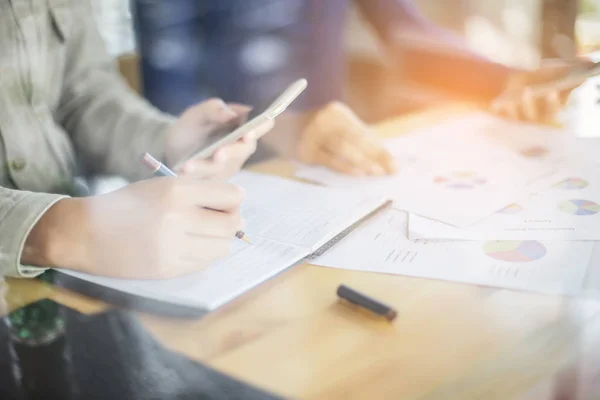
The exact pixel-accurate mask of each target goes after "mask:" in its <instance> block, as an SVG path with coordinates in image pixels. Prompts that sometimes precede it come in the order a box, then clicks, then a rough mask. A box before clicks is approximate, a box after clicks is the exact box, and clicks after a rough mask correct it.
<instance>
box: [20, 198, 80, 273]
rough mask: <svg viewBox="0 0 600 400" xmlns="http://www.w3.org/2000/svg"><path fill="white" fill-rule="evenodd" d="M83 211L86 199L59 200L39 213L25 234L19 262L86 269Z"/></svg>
mask: <svg viewBox="0 0 600 400" xmlns="http://www.w3.org/2000/svg"><path fill="white" fill-rule="evenodd" d="M86 215H87V212H86V200H85V199H72V198H66V199H63V200H60V201H58V202H57V203H56V204H54V205H53V206H52V207H50V209H48V210H47V211H46V212H45V213H44V215H42V217H41V218H40V219H39V221H38V222H37V223H36V224H35V226H34V227H33V229H32V230H31V232H30V233H29V235H28V236H27V239H26V241H25V246H24V248H23V253H22V255H21V263H22V264H25V265H36V266H39V267H50V268H68V269H74V270H80V271H85V270H86V269H87V268H86V257H85V254H86V248H87V246H86V245H85V241H86V238H87V234H86V232H87V226H88V223H87V217H86Z"/></svg>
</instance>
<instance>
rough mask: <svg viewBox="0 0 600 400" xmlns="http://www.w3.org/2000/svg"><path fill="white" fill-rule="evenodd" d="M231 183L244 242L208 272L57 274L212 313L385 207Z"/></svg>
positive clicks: (378, 201)
mask: <svg viewBox="0 0 600 400" xmlns="http://www.w3.org/2000/svg"><path fill="white" fill-rule="evenodd" d="M232 181H233V182H234V183H236V184H238V185H239V186H241V187H242V188H244V189H245V191H246V199H245V202H244V205H243V207H242V215H243V216H244V218H245V219H246V224H247V229H246V230H245V232H246V233H247V234H248V236H249V237H250V239H251V240H252V244H247V243H245V242H243V241H240V240H233V241H232V246H233V249H232V252H231V254H230V255H229V256H228V257H227V258H225V259H223V260H219V261H217V262H215V263H214V264H212V265H210V266H209V267H208V268H207V269H205V270H203V271H200V272H197V273H194V274H191V275H188V276H185V277H181V278H177V279H170V280H163V281H150V280H121V279H110V278H103V277H98V276H92V275H87V274H82V273H76V272H73V271H68V270H61V272H63V273H66V274H69V275H72V276H75V277H78V278H81V279H84V280H87V281H90V282H94V283H97V284H99V285H102V286H107V287H110V288H113V289H117V290H120V291H124V292H128V293H132V294H135V295H138V296H142V297H147V298H152V299H158V300H163V301H166V302H169V303H173V304H181V305H188V306H195V307H198V308H206V309H208V310H213V309H215V308H217V307H219V306H221V305H223V304H225V303H227V302H228V301H230V300H231V299H233V298H235V297H237V296H238V295H240V294H242V293H244V292H245V291H247V290H249V289H251V288H252V287H254V286H256V285H258V284H260V283H261V282H263V281H265V280H267V279H269V278H271V277H272V276H274V275H276V274H278V273H279V272H281V271H283V270H284V269H286V268H288V267H290V266H292V265H293V264H295V263H297V262H299V261H301V260H302V259H303V258H305V257H306V256H308V255H309V254H312V253H313V252H314V251H315V250H317V249H318V248H319V247H320V246H321V245H323V244H324V243H325V242H327V241H329V240H330V239H331V238H333V237H334V236H335V235H337V234H339V233H340V232H341V231H343V230H344V229H346V228H347V227H348V226H350V225H352V224H353V223H355V222H356V221H358V220H360V219H361V218H362V217H364V216H365V215H367V214H369V213H370V212H372V211H373V210H374V209H376V208H377V207H379V206H381V205H382V204H384V203H385V199H384V198H382V197H379V196H369V195H360V194H358V193H356V192H347V191H344V190H332V189H327V188H323V187H318V186H314V185H308V184H305V183H300V182H294V181H290V180H285V179H282V178H277V177H272V176H267V175H262V174H256V173H252V172H241V173H240V174H238V175H236V176H235V177H234V178H233V179H232Z"/></svg>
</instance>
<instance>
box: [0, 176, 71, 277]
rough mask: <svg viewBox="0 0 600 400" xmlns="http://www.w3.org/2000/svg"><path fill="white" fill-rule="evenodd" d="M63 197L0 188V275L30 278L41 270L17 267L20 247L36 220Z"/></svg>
mask: <svg viewBox="0 0 600 400" xmlns="http://www.w3.org/2000/svg"><path fill="white" fill-rule="evenodd" d="M65 197H66V196H61V195H55V194H47V193H33V192H27V191H22V190H12V189H6V188H4V187H0V238H2V240H0V274H2V275H5V276H14V277H33V276H36V275H38V274H40V273H42V272H43V271H44V270H45V268H39V267H34V266H28V265H22V264H21V255H22V253H23V247H24V245H25V240H26V239H27V236H28V235H29V232H30V231H31V229H32V228H33V226H34V225H35V224H36V223H37V221H38V220H39V219H40V217H41V216H42V215H43V214H44V213H45V212H46V211H47V210H48V209H49V208H50V207H51V206H52V205H54V204H55V203H56V202H57V201H59V200H61V199H63V198H65Z"/></svg>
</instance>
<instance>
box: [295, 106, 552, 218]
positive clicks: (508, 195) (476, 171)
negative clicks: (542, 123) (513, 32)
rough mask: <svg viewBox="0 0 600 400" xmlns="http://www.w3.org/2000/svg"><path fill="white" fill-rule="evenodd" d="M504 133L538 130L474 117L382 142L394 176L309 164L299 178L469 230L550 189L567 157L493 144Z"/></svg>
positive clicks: (500, 142) (526, 147)
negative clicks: (366, 194)
mask: <svg viewBox="0 0 600 400" xmlns="http://www.w3.org/2000/svg"><path fill="white" fill-rule="evenodd" d="M504 131H506V132H514V133H513V134H511V136H514V137H518V135H519V134H523V135H526V134H527V133H528V132H529V131H535V132H538V131H539V128H538V130H534V129H533V128H532V127H531V126H529V125H521V124H514V123H508V122H505V121H502V120H499V119H496V118H493V117H489V116H486V115H482V114H473V115H469V116H465V117H463V118H458V119H455V120H452V121H448V122H446V123H444V124H440V125H437V126H434V127H431V128H427V129H421V130H418V131H415V132H413V133H411V134H410V135H406V136H403V137H400V138H397V139H393V140H389V141H387V142H386V146H387V148H388V150H389V151H390V152H391V153H392V154H393V156H394V157H395V159H396V161H397V164H398V167H399V172H398V173H397V174H395V175H394V176H390V177H383V178H370V177H367V178H355V177H350V176H347V175H343V174H338V173H335V172H333V171H329V170H327V169H325V168H319V167H308V166H301V167H300V168H299V169H298V170H297V176H299V177H302V178H304V179H308V180H311V181H315V182H319V183H323V184H325V185H328V186H333V187H344V188H360V189H361V190H365V191H371V192H373V193H379V194H381V195H385V196H389V197H391V198H392V199H393V200H394V207H395V208H397V209H400V210H405V211H409V212H412V213H415V214H418V215H421V216H425V217H428V218H431V219H435V220H439V221H443V222H445V223H448V224H451V225H454V226H459V227H464V226H469V225H472V224H474V223H476V222H477V221H479V220H481V219H483V218H485V217H486V216H488V215H490V214H492V213H493V212H494V211H496V210H498V209H500V208H502V207H504V206H505V205H506V204H510V203H512V202H513V201H514V200H515V199H517V198H519V197H521V196H522V195H523V194H525V193H531V192H535V191H538V190H541V189H543V188H545V187H547V186H548V185H549V184H550V182H551V179H552V176H553V175H554V173H555V172H556V168H557V167H556V164H557V163H558V162H559V161H560V160H562V159H563V158H564V156H563V155H562V153H561V152H559V151H557V152H552V151H550V150H545V152H543V156H542V155H540V154H539V152H540V151H538V152H537V153H536V151H535V149H532V146H531V144H530V143H525V144H523V143H521V142H522V141H520V142H519V144H513V143H510V141H503V140H504V138H503V140H500V139H498V138H497V135H498V132H504ZM547 131H549V132H550V133H548V132H546V131H542V132H546V133H548V135H549V136H553V137H556V138H560V137H561V136H560V134H559V133H557V132H556V130H555V129H549V128H548V129H547ZM536 135H537V136H539V135H540V134H539V133H536ZM558 141H559V140H558V139H557V142H558ZM555 148H557V149H558V148H562V146H558V145H556V146H555ZM532 154H533V155H534V156H532Z"/></svg>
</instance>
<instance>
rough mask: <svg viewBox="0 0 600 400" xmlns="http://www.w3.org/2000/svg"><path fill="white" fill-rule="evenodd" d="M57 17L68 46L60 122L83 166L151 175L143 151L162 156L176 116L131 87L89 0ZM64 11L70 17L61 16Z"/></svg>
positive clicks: (128, 176) (134, 176)
mask: <svg viewBox="0 0 600 400" xmlns="http://www.w3.org/2000/svg"><path fill="white" fill-rule="evenodd" d="M71 4H72V6H70V8H68V9H64V10H55V11H54V12H55V13H58V18H57V21H58V23H59V24H62V25H63V26H62V29H63V31H64V40H65V45H66V66H65V72H64V84H63V87H62V93H61V98H60V104H59V107H58V112H57V119H58V120H59V121H60V123H61V124H62V125H63V127H64V128H65V130H66V131H67V132H69V134H70V135H71V137H72V140H73V143H74V146H75V149H76V151H77V154H78V156H79V159H80V161H81V162H82V164H83V166H84V168H86V169H87V171H88V172H92V173H106V174H116V175H120V176H123V177H124V178H126V179H128V180H138V179H141V178H143V177H146V176H148V173H147V171H145V170H144V168H143V167H142V166H141V164H140V162H139V157H140V155H141V153H143V152H145V151H149V152H151V153H153V154H154V155H155V156H157V157H160V158H162V157H163V156H164V154H163V153H164V144H165V136H166V131H167V129H168V128H169V126H170V124H171V123H172V122H173V121H174V118H173V117H172V116H170V115H167V114H163V113H161V112H160V111H159V110H157V109H156V108H154V107H153V106H152V105H150V104H149V103H148V102H147V101H146V100H144V99H143V98H141V97H140V96H139V95H138V94H137V93H135V92H134V91H133V90H132V89H130V88H129V87H128V86H127V84H126V83H125V81H124V79H123V78H122V77H121V76H120V73H119V71H118V68H117V67H116V63H115V61H114V60H113V59H112V57H111V56H110V55H109V54H108V53H107V51H106V49H105V44H104V42H103V40H102V37H101V36H100V33H99V32H98V30H97V26H96V23H95V21H94V18H93V14H92V8H91V5H90V3H89V0H77V1H74V2H72V3H71ZM61 12H66V13H70V14H68V15H63V16H61V15H60V13H61Z"/></svg>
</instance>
